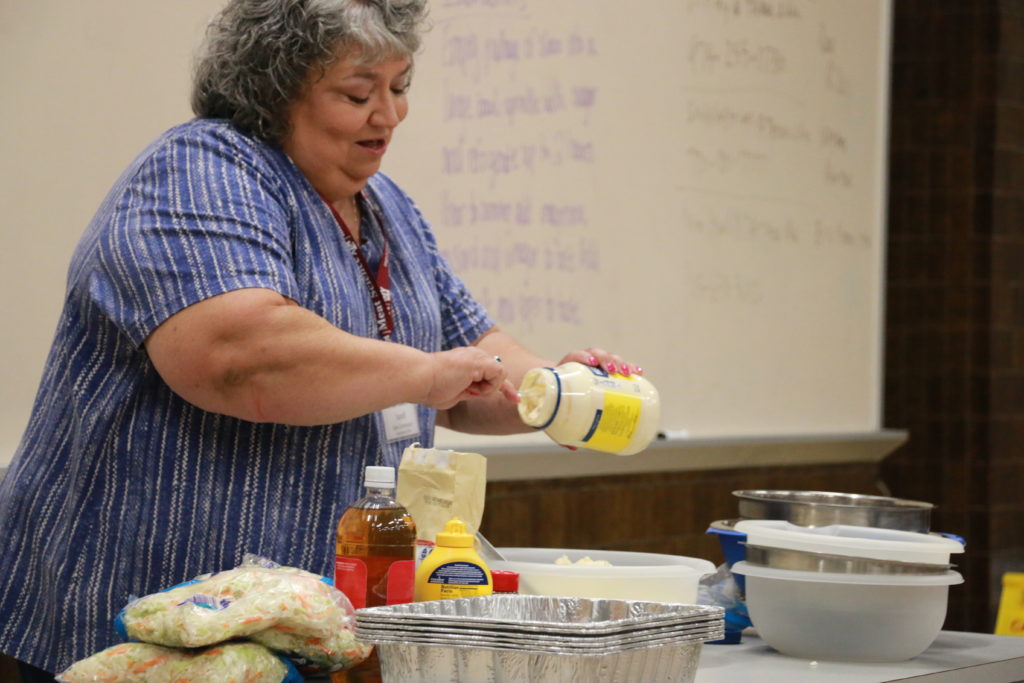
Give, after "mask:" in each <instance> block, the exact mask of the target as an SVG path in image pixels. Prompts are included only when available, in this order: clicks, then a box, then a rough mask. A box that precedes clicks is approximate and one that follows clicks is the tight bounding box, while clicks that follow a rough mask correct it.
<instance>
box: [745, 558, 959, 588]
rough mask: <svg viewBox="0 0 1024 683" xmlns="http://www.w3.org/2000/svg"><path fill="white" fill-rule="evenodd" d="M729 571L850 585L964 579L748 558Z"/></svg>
mask: <svg viewBox="0 0 1024 683" xmlns="http://www.w3.org/2000/svg"><path fill="white" fill-rule="evenodd" d="M732 571H733V573H736V574H742V575H744V576H748V577H749V576H753V577H756V578H760V579H779V580H781V581H807V582H809V583H845V584H848V585H851V586H954V585H956V584H960V583H963V582H964V577H962V576H960V573H959V572H955V571H953V570H950V571H948V572H946V573H945V574H838V573H831V572H805V571H800V570H798V569H779V568H778V567H762V566H760V565H756V564H750V563H749V562H737V563H736V564H734V565H733V566H732Z"/></svg>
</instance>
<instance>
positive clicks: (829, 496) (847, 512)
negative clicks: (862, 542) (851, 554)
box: [732, 490, 935, 532]
mask: <svg viewBox="0 0 1024 683" xmlns="http://www.w3.org/2000/svg"><path fill="white" fill-rule="evenodd" d="M732 495H734V496H736V498H738V499H739V515H740V517H741V518H743V519H782V520H786V521H787V522H791V523H793V524H799V525H800V526H810V527H814V526H827V525H829V524H850V525H853V526H872V527H881V528H883V529H900V530H902V531H920V532H927V531H929V530H930V528H931V515H932V509H933V508H934V507H935V506H934V505H932V504H931V503H925V502H922V501H917V500H906V499H903V498H887V497H884V496H866V495H860V494H855V493H832V492H829V491H767V490H745V491H733V492H732Z"/></svg>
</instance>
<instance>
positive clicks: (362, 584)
mask: <svg viewBox="0 0 1024 683" xmlns="http://www.w3.org/2000/svg"><path fill="white" fill-rule="evenodd" d="M368 562H369V563H370V564H371V565H373V566H372V567H370V566H368V564H367V563H368ZM371 574H372V575H373V577H374V579H373V581H372V583H373V585H370V583H371V582H370V581H368V578H369V576H370V575H371ZM415 577H416V562H415V561H414V560H392V559H391V558H387V557H369V558H366V559H365V560H363V559H360V558H358V557H338V556H335V558H334V586H335V588H337V589H338V590H340V591H341V592H342V593H344V594H345V596H346V597H347V598H348V599H349V602H351V603H352V607H353V608H354V609H362V608H363V607H379V606H381V605H401V604H403V603H406V602H412V596H413V587H414V585H415Z"/></svg>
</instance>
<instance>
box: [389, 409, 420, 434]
mask: <svg viewBox="0 0 1024 683" xmlns="http://www.w3.org/2000/svg"><path fill="white" fill-rule="evenodd" d="M381 415H382V416H383V417H384V437H385V438H386V439H387V440H388V441H401V440H402V439H408V438H409V437H412V436H419V433H420V421H419V413H418V412H417V411H416V406H415V405H413V404H412V403H399V404H398V405H397V406H391V407H390V408H385V409H384V410H382V411H381Z"/></svg>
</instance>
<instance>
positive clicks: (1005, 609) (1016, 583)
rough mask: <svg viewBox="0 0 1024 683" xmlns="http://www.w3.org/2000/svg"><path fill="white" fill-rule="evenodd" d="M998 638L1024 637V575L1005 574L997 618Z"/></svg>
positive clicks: (996, 631) (1018, 573)
mask: <svg viewBox="0 0 1024 683" xmlns="http://www.w3.org/2000/svg"><path fill="white" fill-rule="evenodd" d="M995 633H996V635H997V636H1024V574H1022V573H1020V572H1007V573H1006V574H1003V593H1002V595H1001V596H1000V599H999V614H998V615H997V616H996V630H995Z"/></svg>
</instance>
